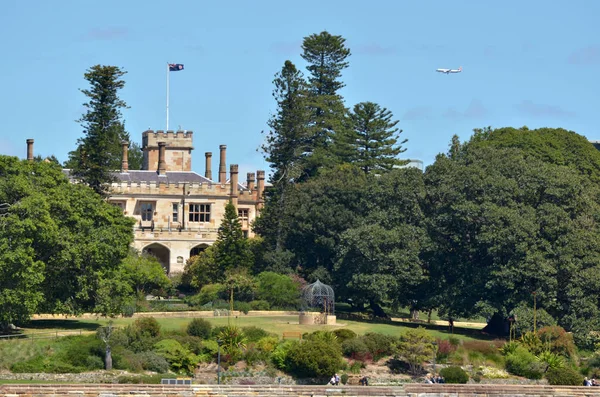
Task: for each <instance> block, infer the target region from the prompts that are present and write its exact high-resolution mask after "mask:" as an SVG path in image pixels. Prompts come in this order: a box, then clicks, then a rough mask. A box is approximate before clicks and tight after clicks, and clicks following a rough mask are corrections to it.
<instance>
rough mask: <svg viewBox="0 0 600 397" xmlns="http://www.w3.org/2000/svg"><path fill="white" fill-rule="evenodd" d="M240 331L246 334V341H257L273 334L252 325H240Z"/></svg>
mask: <svg viewBox="0 0 600 397" xmlns="http://www.w3.org/2000/svg"><path fill="white" fill-rule="evenodd" d="M242 331H243V332H244V335H246V339H247V340H248V342H258V341H259V340H261V339H262V338H266V337H267V336H273V334H271V333H269V332H267V331H265V330H264V329H262V328H258V327H254V326H250V327H242Z"/></svg>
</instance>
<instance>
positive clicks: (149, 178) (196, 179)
mask: <svg viewBox="0 0 600 397" xmlns="http://www.w3.org/2000/svg"><path fill="white" fill-rule="evenodd" d="M62 171H63V173H64V174H65V175H67V176H68V177H69V179H72V178H71V175H70V174H71V170H70V169H63V170H62ZM113 175H114V176H115V177H117V179H118V180H119V181H121V182H131V183H138V182H144V183H146V182H150V183H152V182H165V183H184V182H185V183H192V182H193V183H210V184H214V185H216V184H219V182H217V181H211V180H210V179H208V178H206V177H204V176H202V175H200V174H198V173H196V172H194V171H166V172H165V175H158V173H157V172H156V171H146V170H130V171H129V172H113ZM227 183H229V180H228V181H227ZM238 187H239V188H240V189H241V190H247V188H246V186H244V185H242V184H241V183H238Z"/></svg>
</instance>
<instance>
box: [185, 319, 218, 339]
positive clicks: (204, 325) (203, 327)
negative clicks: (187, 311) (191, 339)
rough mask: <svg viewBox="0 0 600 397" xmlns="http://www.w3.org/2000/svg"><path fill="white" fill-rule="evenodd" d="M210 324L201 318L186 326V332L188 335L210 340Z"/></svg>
mask: <svg viewBox="0 0 600 397" xmlns="http://www.w3.org/2000/svg"><path fill="white" fill-rule="evenodd" d="M211 330H212V324H211V323H210V322H209V321H208V320H205V319H203V318H195V319H193V320H192V321H190V323H189V324H188V326H187V329H186V332H187V334H188V335H191V336H197V337H199V338H202V339H208V338H210V331H211Z"/></svg>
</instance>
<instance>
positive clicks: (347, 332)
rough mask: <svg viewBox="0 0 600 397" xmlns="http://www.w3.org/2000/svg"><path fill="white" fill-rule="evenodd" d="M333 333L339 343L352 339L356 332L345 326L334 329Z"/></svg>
mask: <svg viewBox="0 0 600 397" xmlns="http://www.w3.org/2000/svg"><path fill="white" fill-rule="evenodd" d="M333 333H334V335H335V336H337V340H338V342H340V343H344V341H346V340H348V339H354V338H356V337H357V335H356V332H354V331H352V330H351V329H346V328H342V329H336V330H335V331H333Z"/></svg>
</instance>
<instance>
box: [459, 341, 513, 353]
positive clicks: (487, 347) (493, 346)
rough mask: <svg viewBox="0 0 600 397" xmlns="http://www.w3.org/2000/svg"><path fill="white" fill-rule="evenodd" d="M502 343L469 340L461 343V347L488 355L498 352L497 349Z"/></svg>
mask: <svg viewBox="0 0 600 397" xmlns="http://www.w3.org/2000/svg"><path fill="white" fill-rule="evenodd" d="M503 344H504V342H503V341H498V340H495V341H483V340H470V341H465V342H464V343H463V347H464V348H465V349H466V350H471V351H476V352H479V353H482V354H483V355H490V354H496V353H498V349H499V348H500V347H501V346H502V345H503Z"/></svg>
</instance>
